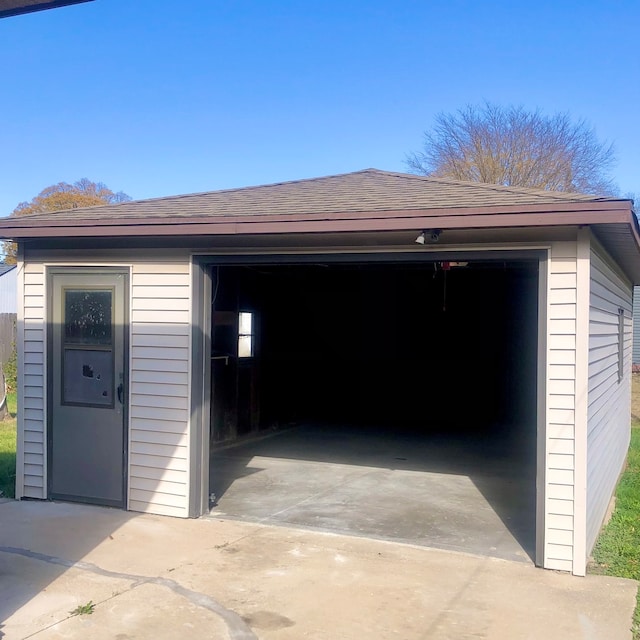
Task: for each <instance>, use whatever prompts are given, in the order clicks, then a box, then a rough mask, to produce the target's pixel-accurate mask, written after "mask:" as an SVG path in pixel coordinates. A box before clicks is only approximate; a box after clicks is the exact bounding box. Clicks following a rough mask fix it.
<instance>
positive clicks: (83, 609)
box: [69, 600, 96, 616]
mask: <svg viewBox="0 0 640 640" xmlns="http://www.w3.org/2000/svg"><path fill="white" fill-rule="evenodd" d="M95 608H96V605H95V604H93V601H92V600H89V602H87V603H86V604H80V605H78V606H77V607H76V608H75V609H74V610H73V611H69V613H70V614H71V615H72V616H90V615H91V614H92V613H93V612H94V611H95Z"/></svg>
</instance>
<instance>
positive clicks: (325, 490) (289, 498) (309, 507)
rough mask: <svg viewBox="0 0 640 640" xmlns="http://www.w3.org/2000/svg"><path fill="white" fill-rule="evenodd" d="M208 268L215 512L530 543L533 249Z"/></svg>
mask: <svg viewBox="0 0 640 640" xmlns="http://www.w3.org/2000/svg"><path fill="white" fill-rule="evenodd" d="M211 269H212V272H211V273H212V281H213V292H212V298H213V299H212V324H213V326H212V370H211V371H212V375H211V380H212V394H211V397H212V403H211V406H212V411H211V492H212V500H213V502H214V505H215V506H214V509H213V511H212V515H225V516H226V517H238V518H244V519H249V520H259V521H264V520H273V521H274V522H281V523H288V524H295V525H297V526H313V527H319V528H326V529H328V530H335V531H342V532H348V533H349V532H350V533H357V534H359V535H362V534H365V535H373V536H376V537H382V538H385V537H388V538H393V539H402V540H406V541H408V542H417V543H419V544H429V545H433V546H443V547H452V548H460V549H461V550H468V551H479V552H483V553H488V554H489V555H498V556H501V555H502V556H505V557H506V556H508V557H511V556H525V557H527V558H529V559H530V558H532V555H533V547H534V537H535V469H536V466H535V465H536V459H535V456H536V368H537V293H538V262H537V260H514V261H505V260H464V261H462V260H459V261H453V262H452V261H449V262H415V263H412V262H405V263H399V262H393V263H389V262H377V263H342V264H340V263H335V262H322V260H318V261H317V262H312V263H309V262H307V263H300V264H259V263H256V264H243V265H217V266H213V267H211ZM263 436H265V437H263ZM276 461H277V463H276ZM283 461H286V465H285V464H284V463H283ZM296 463H298V466H297V467H295V464H296ZM336 465H338V466H339V469H338V468H337V467H336ZM353 469H360V470H363V469H367V470H370V473H368V475H367V476H366V477H365V476H362V475H358V474H356V475H355V476H354V474H353V473H351V472H350V471H349V470H353ZM371 470H373V471H371ZM376 472H377V473H376ZM394 473H395V475H394ZM345 474H346V475H345ZM381 474H382V475H381ZM436 476H437V477H436ZM267 478H268V482H266V484H265V483H263V480H266V479H267ZM447 478H448V480H447ZM460 478H464V479H465V480H466V481H467V482H468V481H469V479H470V480H471V482H470V483H468V486H467V485H464V486H462V485H460V486H454V485H455V483H456V482H458V483H460V482H462V481H461V480H460ZM443 482H449V485H448V486H444V485H443V484H442V483H443ZM434 483H435V484H434ZM451 483H453V484H451ZM278 492H281V494H279V493H278ZM450 492H453V493H450ZM475 494H477V496H480V498H479V500H480V502H481V503H482V504H480V503H478V504H477V505H474V503H473V500H474V498H473V495H475ZM373 496H375V497H373ZM434 499H437V500H439V503H438V504H434V503H433V500H434ZM403 500H404V501H405V502H404V505H403ZM323 501H324V502H325V503H327V501H328V502H330V503H331V504H330V505H329V504H324V505H323ZM384 504H387V505H388V507H389V508H386V507H385V506H384ZM487 505H488V508H487ZM398 509H400V510H401V513H400V512H398ZM478 509H479V511H478ZM483 509H485V511H486V513H484V514H483V513H482V510H483ZM329 511H330V513H329ZM443 521H446V522H448V524H447V526H446V527H443ZM496 523H497V524H496ZM452 527H453V529H452ZM474 527H475V528H477V529H478V531H477V535H476V536H475V537H476V539H474V533H473V531H474ZM463 529H464V530H463ZM496 536H499V537H501V539H505V540H506V541H504V540H503V545H502V546H503V548H500V545H499V544H498V543H497V542H496V539H495V538H496ZM485 538H486V539H485ZM496 545H497V546H496ZM485 547H487V548H486V549H485ZM494 547H495V550H494V551H493V552H492V551H491V549H492V548H494Z"/></svg>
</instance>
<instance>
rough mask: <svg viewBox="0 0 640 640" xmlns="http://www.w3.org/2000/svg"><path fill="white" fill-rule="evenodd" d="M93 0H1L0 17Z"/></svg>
mask: <svg viewBox="0 0 640 640" xmlns="http://www.w3.org/2000/svg"><path fill="white" fill-rule="evenodd" d="M92 1H93V0H52V1H49V2H47V1H46V0H0V18H8V17H9V16H18V15H21V14H23V13H31V12H32V11H43V10H44V9H57V8H58V7H65V6H67V5H69V4H80V3H81V2H92Z"/></svg>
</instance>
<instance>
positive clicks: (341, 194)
mask: <svg viewBox="0 0 640 640" xmlns="http://www.w3.org/2000/svg"><path fill="white" fill-rule="evenodd" d="M601 200H606V198H600V197H598V196H590V195H584V194H579V193H558V192H553V191H542V190H537V189H526V188H515V187H503V186H500V185H492V184H484V183H476V182H459V181H457V180H446V179H442V178H431V177H425V176H416V175H410V174H404V173H392V172H389V171H380V170H378V169H365V170H363V171H357V172H355V173H346V174H341V175H335V176H327V177H323V178H312V179H308V180H296V181H293V182H280V183H276V184H269V185H262V186H256V187H244V188H241V189H228V190H223V191H210V192H206V193H195V194H189V195H180V196H170V197H166V198H155V199H152V200H138V201H133V202H124V203H120V204H113V205H104V206H100V207H90V208H84V209H73V210H69V211H59V212H56V213H53V214H51V213H40V214H32V215H29V216H28V218H29V219H30V220H42V221H43V222H44V221H46V220H49V219H51V218H52V217H54V216H55V219H56V221H57V222H62V221H64V220H69V221H73V220H81V219H87V218H90V219H92V220H94V221H98V220H107V219H109V220H113V221H114V222H115V221H116V220H122V219H127V218H147V217H148V218H176V219H186V218H191V219H193V218H209V217H213V216H261V215H293V214H295V215H310V216H313V215H314V214H326V213H353V212H382V211H399V210H403V211H410V210H429V209H451V208H456V209H458V208H465V207H469V208H471V207H474V208H477V207H494V206H495V207H500V206H518V205H544V204H553V203H577V202H596V201H601Z"/></svg>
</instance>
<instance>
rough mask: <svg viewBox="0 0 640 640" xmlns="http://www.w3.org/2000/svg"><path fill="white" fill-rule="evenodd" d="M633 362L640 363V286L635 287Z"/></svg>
mask: <svg viewBox="0 0 640 640" xmlns="http://www.w3.org/2000/svg"><path fill="white" fill-rule="evenodd" d="M633 364H640V287H634V288H633Z"/></svg>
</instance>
